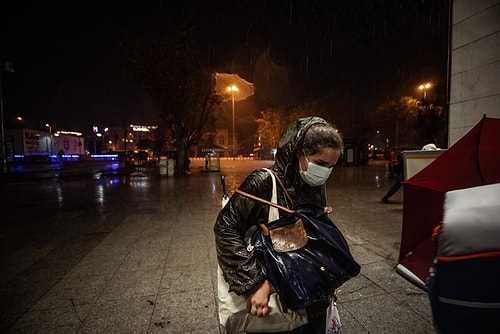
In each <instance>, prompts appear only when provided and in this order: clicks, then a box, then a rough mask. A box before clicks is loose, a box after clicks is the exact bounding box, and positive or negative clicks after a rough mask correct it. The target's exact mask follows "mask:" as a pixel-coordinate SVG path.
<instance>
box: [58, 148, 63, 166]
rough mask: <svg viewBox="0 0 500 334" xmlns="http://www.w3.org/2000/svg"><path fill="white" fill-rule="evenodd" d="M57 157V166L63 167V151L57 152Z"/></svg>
mask: <svg viewBox="0 0 500 334" xmlns="http://www.w3.org/2000/svg"><path fill="white" fill-rule="evenodd" d="M57 156H58V157H59V165H61V166H62V165H63V156H64V150H63V149H60V150H59V152H57Z"/></svg>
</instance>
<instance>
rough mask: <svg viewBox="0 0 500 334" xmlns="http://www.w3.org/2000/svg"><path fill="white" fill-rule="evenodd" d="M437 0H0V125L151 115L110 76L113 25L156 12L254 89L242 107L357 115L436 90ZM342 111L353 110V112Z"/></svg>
mask: <svg viewBox="0 0 500 334" xmlns="http://www.w3.org/2000/svg"><path fill="white" fill-rule="evenodd" d="M447 3H448V1H445V0H407V1H405V0H393V1H384V0H379V1H376V0H358V1H351V0H344V1H336V0H314V1H313V0H311V1H293V0H274V1H264V0H253V1H252V0H248V1H241V0H240V1H227V0H214V1H201V0H200V1H167V0H163V1H162V0H156V1H125V0H124V1H114V0H111V1H79V2H73V1H69V2H57V1H54V2H50V1H33V2H30V1H11V2H9V3H8V4H5V5H3V7H2V12H1V14H0V15H1V25H2V26H1V29H2V30H1V36H0V37H1V39H0V43H1V45H0V47H1V48H0V59H1V60H9V61H11V62H12V63H13V67H14V70H15V73H3V75H2V86H3V98H4V99H3V100H4V110H5V119H6V120H5V121H6V123H8V122H9V121H11V120H12V119H14V118H15V116H18V115H21V116H23V117H24V118H25V120H26V124H27V125H29V126H31V127H36V126H40V125H42V126H43V124H45V123H51V124H53V126H54V128H55V129H64V130H79V131H84V132H89V131H90V130H91V127H92V125H94V124H95V125H98V126H100V127H103V126H120V125H123V123H124V122H127V123H156V122H157V115H156V114H157V113H156V111H155V108H154V106H153V105H152V103H151V101H150V99H149V98H148V96H147V94H145V93H144V92H142V90H140V89H139V88H138V87H137V86H136V85H135V84H134V83H133V82H131V81H129V80H127V79H125V78H124V77H123V76H122V75H121V70H120V69H121V68H122V66H123V61H122V59H123V57H122V54H121V53H122V50H121V49H120V48H119V47H118V43H117V41H118V40H119V39H120V38H121V36H122V34H124V33H127V34H128V33H134V32H138V31H146V30H147V27H148V26H149V24H151V23H152V22H155V20H157V19H158V18H159V17H160V16H161V15H166V16H170V17H174V18H176V19H178V20H184V19H185V20H187V21H189V22H191V24H192V25H194V26H195V27H196V29H197V30H198V37H199V41H198V43H197V45H198V46H199V49H200V52H201V54H203V55H204V61H206V64H207V65H208V66H211V67H212V68H213V69H214V70H218V71H221V72H235V73H238V74H240V75H241V76H242V77H244V78H245V79H247V80H249V81H251V82H254V83H255V85H256V87H255V88H256V96H255V97H253V99H252V100H253V101H255V105H258V107H256V106H255V105H254V108H256V109H257V111H258V109H259V108H262V107H266V106H275V105H283V104H285V105H286V104H288V105H293V104H297V103H303V102H306V101H309V100H313V99H322V100H330V101H333V102H332V104H333V105H334V106H335V108H339V109H341V110H345V113H346V114H352V115H355V116H356V115H358V114H359V113H364V112H367V111H369V110H372V109H374V108H375V107H376V106H377V105H378V104H380V103H382V102H384V101H385V100H387V99H397V98H399V97H400V96H402V95H416V94H418V92H417V91H416V90H415V87H416V86H417V85H418V84H419V83H420V82H422V81H429V80H431V81H434V82H436V84H437V85H439V86H441V87H442V88H445V86H446V57H447V48H448V46H447V31H448V29H447V28H448V23H447V19H448V4H447ZM353 118H355V117H354V116H353Z"/></svg>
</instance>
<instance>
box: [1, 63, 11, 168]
mask: <svg viewBox="0 0 500 334" xmlns="http://www.w3.org/2000/svg"><path fill="white" fill-rule="evenodd" d="M4 71H5V72H14V68H13V67H12V63H11V62H8V61H6V62H4V63H3V64H2V67H1V68H0V121H1V131H2V133H1V136H2V138H1V140H2V166H3V173H4V174H7V152H6V150H5V128H4V124H3V93H2V72H4Z"/></svg>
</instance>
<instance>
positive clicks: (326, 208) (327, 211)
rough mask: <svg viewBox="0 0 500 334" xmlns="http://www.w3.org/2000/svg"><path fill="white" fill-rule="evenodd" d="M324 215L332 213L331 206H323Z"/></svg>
mask: <svg viewBox="0 0 500 334" xmlns="http://www.w3.org/2000/svg"><path fill="white" fill-rule="evenodd" d="M324 211H325V213H327V214H328V213H332V212H333V208H332V207H331V206H325V209H324Z"/></svg>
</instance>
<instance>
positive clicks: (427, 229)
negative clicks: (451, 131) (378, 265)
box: [398, 117, 500, 287]
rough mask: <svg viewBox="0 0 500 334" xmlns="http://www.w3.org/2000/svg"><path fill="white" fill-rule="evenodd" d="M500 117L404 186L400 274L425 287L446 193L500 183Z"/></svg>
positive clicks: (473, 132) (479, 126) (473, 131)
mask: <svg viewBox="0 0 500 334" xmlns="http://www.w3.org/2000/svg"><path fill="white" fill-rule="evenodd" d="M498 133H500V119H495V118H487V117H483V119H482V120H481V121H480V122H479V123H478V124H477V125H476V126H474V127H473V128H472V129H471V130H470V131H469V132H468V133H467V134H465V135H464V136H463V137H462V138H461V139H460V140H459V141H458V142H456V143H455V144H454V145H453V146H452V147H450V148H449V149H448V150H447V151H446V152H444V153H443V154H442V155H440V156H439V157H438V158H436V160H434V161H433V162H432V163H430V164H429V165H428V166H427V167H425V168H424V169H422V170H421V171H420V172H418V173H417V174H415V175H414V176H413V177H411V178H409V179H408V180H407V181H406V182H405V183H404V188H403V191H404V205H403V231H402V235H401V247H400V252H399V260H398V271H399V272H400V273H401V274H402V275H403V276H406V277H407V278H409V279H410V280H411V281H413V282H414V283H416V284H417V285H420V286H422V287H425V282H426V281H427V276H428V274H429V268H430V267H431V265H432V261H433V259H434V241H432V234H433V231H434V228H435V227H436V226H437V225H438V224H440V223H441V221H442V219H443V203H444V196H445V194H446V192H448V191H452V190H457V189H465V188H470V187H475V186H481V185H486V184H494V183H499V182H500V172H499V171H500V142H499V141H498Z"/></svg>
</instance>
